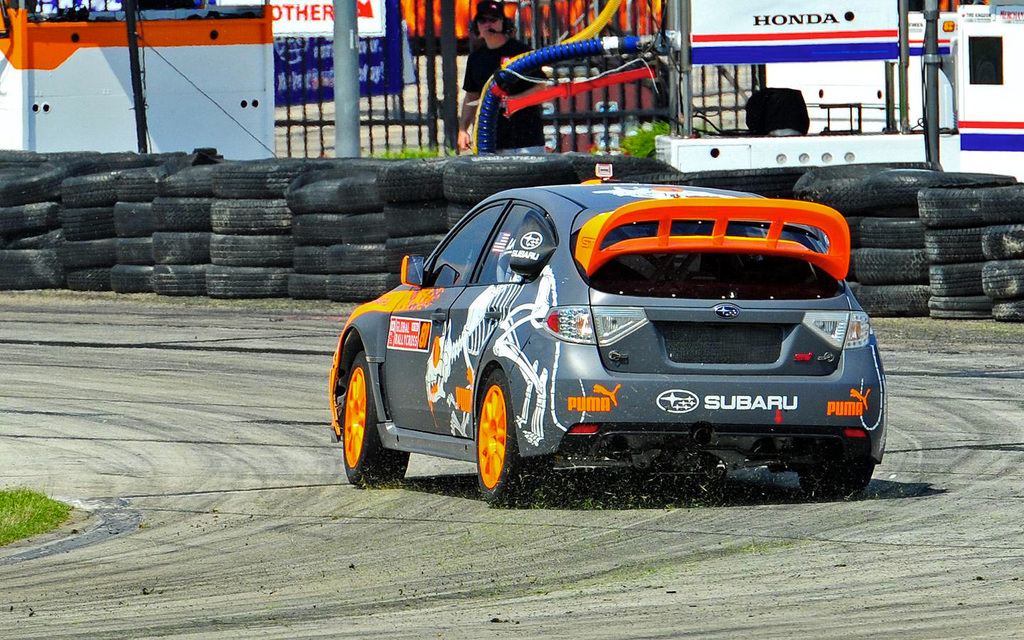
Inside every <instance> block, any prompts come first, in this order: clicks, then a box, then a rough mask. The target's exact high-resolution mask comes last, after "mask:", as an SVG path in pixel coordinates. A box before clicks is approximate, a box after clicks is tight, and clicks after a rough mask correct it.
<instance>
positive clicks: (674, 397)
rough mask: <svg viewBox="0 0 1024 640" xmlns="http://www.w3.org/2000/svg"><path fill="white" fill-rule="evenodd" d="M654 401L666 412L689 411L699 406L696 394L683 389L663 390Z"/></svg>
mask: <svg viewBox="0 0 1024 640" xmlns="http://www.w3.org/2000/svg"><path fill="white" fill-rule="evenodd" d="M656 402H657V403H658V408H659V409H661V410H662V411H667V412H668V413H690V412H691V411H693V410H694V409H696V408H697V407H699V406H700V398H698V397H697V394H696V393H693V392H692V391H686V390H685V389H669V390H668V391H663V392H661V394H660V395H659V396H658V399H657V400H656Z"/></svg>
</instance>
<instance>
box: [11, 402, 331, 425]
mask: <svg viewBox="0 0 1024 640" xmlns="http://www.w3.org/2000/svg"><path fill="white" fill-rule="evenodd" d="M0 398H8V399H11V400H53V396H50V395H45V396H42V395H40V396H31V395H4V394H0ZM61 401H62V402H91V403H96V402H109V403H112V404H144V405H147V406H148V405H152V404H153V400H152V399H146V398H142V399H139V400H125V399H118V398H102V399H98V398H95V397H88V398H71V397H67V396H62V397H61ZM160 405H161V406H164V407H233V408H236V409H237V408H238V403H237V402H222V403H218V402H184V401H171V400H165V399H163V398H161V399H160ZM246 408H248V409H250V410H260V411H270V410H279V409H280V410H294V411H322V410H323V409H324V407H322V406H305V407H296V406H283V405H256V404H247V405H246ZM318 424H320V423H318ZM328 426H329V425H328Z"/></svg>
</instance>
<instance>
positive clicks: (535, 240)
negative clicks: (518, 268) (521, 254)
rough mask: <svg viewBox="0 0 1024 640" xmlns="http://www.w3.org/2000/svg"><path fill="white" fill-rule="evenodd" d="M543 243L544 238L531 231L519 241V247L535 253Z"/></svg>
mask: <svg viewBox="0 0 1024 640" xmlns="http://www.w3.org/2000/svg"><path fill="white" fill-rule="evenodd" d="M543 243H544V236H542V235H540V234H539V233H537V232H536V231H529V232H527V233H525V234H524V235H523V237H522V238H520V239H519V246H520V247H522V248H523V249H526V250H527V251H533V250H534V249H536V248H537V247H539V246H540V245H541V244H543Z"/></svg>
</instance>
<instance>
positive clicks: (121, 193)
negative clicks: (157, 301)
mask: <svg viewBox="0 0 1024 640" xmlns="http://www.w3.org/2000/svg"><path fill="white" fill-rule="evenodd" d="M164 175H166V170H165V169H164V168H163V167H142V168H138V169H126V170H124V171H121V172H120V173H119V174H118V176H117V179H116V181H115V183H114V188H115V191H116V192H117V204H115V205H114V233H115V235H116V236H117V240H116V245H115V253H116V255H117V264H116V265H114V268H113V269H111V270H110V288H111V289H112V290H113V291H115V292H116V293H151V292H152V291H153V232H154V231H155V230H156V226H155V224H154V217H153V200H154V199H155V198H156V197H157V195H158V191H157V185H158V184H159V182H160V179H161V178H162V177H163V176H164Z"/></svg>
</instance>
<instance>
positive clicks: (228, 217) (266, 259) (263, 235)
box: [206, 160, 316, 298]
mask: <svg viewBox="0 0 1024 640" xmlns="http://www.w3.org/2000/svg"><path fill="white" fill-rule="evenodd" d="M315 166H316V165H315V162H311V161H306V160H266V161H257V162H226V163H224V164H220V165H217V166H216V169H214V171H213V195H214V196H215V199H214V201H213V203H212V205H211V210H210V217H211V225H212V228H213V235H212V236H211V238H210V262H211V263H212V264H211V266H210V267H209V268H208V269H207V272H206V293H207V295H208V296H210V297H211V298H286V297H288V277H289V275H290V274H291V273H292V257H293V254H294V252H295V243H294V241H293V240H292V236H291V232H292V212H291V210H290V209H289V208H288V202H287V201H286V200H285V191H286V190H287V188H288V185H290V184H291V183H292V182H293V181H294V180H295V178H297V177H298V176H299V175H300V174H302V173H303V172H305V171H309V170H312V169H314V168H315Z"/></svg>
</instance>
